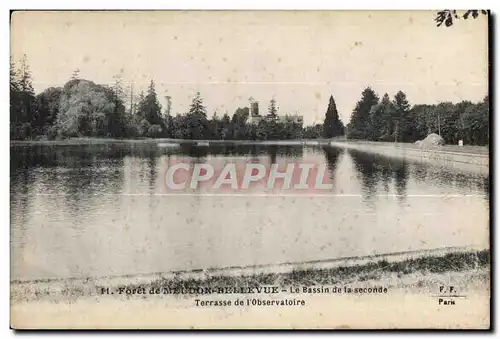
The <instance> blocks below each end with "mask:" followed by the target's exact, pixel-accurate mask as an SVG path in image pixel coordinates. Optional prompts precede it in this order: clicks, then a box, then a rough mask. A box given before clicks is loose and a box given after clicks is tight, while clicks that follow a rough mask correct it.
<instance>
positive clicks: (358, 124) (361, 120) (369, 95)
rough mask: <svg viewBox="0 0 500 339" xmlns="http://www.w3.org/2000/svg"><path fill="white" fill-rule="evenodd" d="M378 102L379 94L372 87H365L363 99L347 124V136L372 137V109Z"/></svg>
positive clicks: (354, 137)
mask: <svg viewBox="0 0 500 339" xmlns="http://www.w3.org/2000/svg"><path fill="white" fill-rule="evenodd" d="M376 104H378V96H377V94H375V92H374V91H373V90H372V89H371V88H370V87H367V88H365V89H364V90H363V92H362V93H361V100H360V101H358V102H357V104H356V107H355V108H354V110H353V112H352V114H351V119H350V121H349V124H348V126H347V128H348V129H347V130H348V135H347V136H348V137H349V138H351V139H370V135H371V130H370V129H371V122H370V111H371V108H372V106H374V105H376Z"/></svg>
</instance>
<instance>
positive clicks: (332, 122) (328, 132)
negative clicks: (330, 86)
mask: <svg viewBox="0 0 500 339" xmlns="http://www.w3.org/2000/svg"><path fill="white" fill-rule="evenodd" d="M343 129H344V126H343V124H342V122H341V121H340V119H339V113H338V112H337V105H335V100H334V99H333V95H330V101H329V103H328V109H327V110H326V114H325V120H324V122H323V133H324V135H323V136H324V137H325V138H333V137H336V136H339V135H342V134H343Z"/></svg>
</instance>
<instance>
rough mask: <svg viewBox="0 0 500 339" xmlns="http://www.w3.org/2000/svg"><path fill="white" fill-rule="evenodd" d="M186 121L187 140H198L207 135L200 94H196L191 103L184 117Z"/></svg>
mask: <svg viewBox="0 0 500 339" xmlns="http://www.w3.org/2000/svg"><path fill="white" fill-rule="evenodd" d="M186 118H187V121H188V131H189V133H188V135H189V139H194V140H199V139H203V138H205V137H207V136H208V135H209V128H208V120H207V111H206V109H205V106H203V99H202V98H201V96H200V92H197V93H196V95H195V96H194V98H193V101H192V102H191V107H190V108H189V112H188V114H187V116H186Z"/></svg>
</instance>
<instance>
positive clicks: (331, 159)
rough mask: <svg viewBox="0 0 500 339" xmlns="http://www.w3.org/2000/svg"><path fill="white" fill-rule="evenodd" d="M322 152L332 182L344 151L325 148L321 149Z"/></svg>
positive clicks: (337, 148)
mask: <svg viewBox="0 0 500 339" xmlns="http://www.w3.org/2000/svg"><path fill="white" fill-rule="evenodd" d="M322 150H323V153H324V155H325V159H326V163H327V167H328V172H329V174H330V178H331V179H332V180H333V178H334V176H335V170H336V169H337V165H338V163H339V160H340V157H341V156H342V155H343V154H344V149H343V148H339V147H328V146H326V147H323V148H322Z"/></svg>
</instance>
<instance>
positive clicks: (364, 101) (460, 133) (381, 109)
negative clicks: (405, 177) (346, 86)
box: [10, 56, 490, 145]
mask: <svg viewBox="0 0 500 339" xmlns="http://www.w3.org/2000/svg"><path fill="white" fill-rule="evenodd" d="M113 80H114V81H113V83H112V84H111V85H101V84H96V83H94V82H92V81H90V80H85V79H81V78H79V77H78V73H77V72H75V74H73V75H72V76H71V78H70V79H69V80H68V82H66V84H64V86H62V87H49V88H47V89H45V90H44V91H43V92H41V93H38V94H35V92H34V89H33V84H32V82H33V79H32V75H31V72H30V69H29V65H28V60H27V57H26V56H24V57H23V58H22V59H21V60H20V62H19V66H18V67H16V65H15V64H14V62H13V61H12V59H11V62H10V137H11V139H12V140H42V139H48V140H58V139H64V138H71V137H111V138H130V139H134V138H174V139H194V140H200V139H203V140H214V139H217V140H277V139H281V140H283V139H317V138H325V139H331V138H336V137H341V136H344V135H345V137H346V138H347V139H360V140H372V141H393V142H415V141H417V140H421V139H423V138H425V137H426V136H427V135H428V134H430V133H439V134H440V135H441V136H442V137H443V139H444V140H445V142H446V143H449V144H456V143H457V142H458V140H463V141H464V144H468V145H487V144H489V140H490V139H489V134H490V133H489V100H488V97H487V96H486V97H485V98H484V99H483V100H482V101H480V102H476V103H473V102H470V101H462V102H459V103H451V102H441V103H437V104H432V105H429V104H414V105H413V106H412V105H411V104H410V103H409V101H408V99H407V97H406V94H405V93H404V92H402V91H398V92H397V93H396V94H395V95H394V97H393V99H392V100H391V98H390V97H389V95H388V94H387V93H386V94H384V95H383V96H382V98H381V99H380V98H379V96H378V94H377V93H375V91H373V90H372V89H371V88H370V87H367V88H366V89H364V90H363V92H362V93H361V99H360V100H359V101H358V102H357V104H356V106H355V108H354V109H353V111H352V113H351V118H350V121H349V123H348V124H347V125H346V126H344V124H343V122H342V121H341V120H340V118H339V112H338V111H337V107H336V104H335V100H334V98H333V96H330V98H329V102H328V106H327V109H326V112H325V116H324V120H323V122H322V123H317V124H313V125H310V126H302V124H299V123H296V122H293V121H285V122H283V121H282V120H280V119H279V118H278V117H279V112H278V108H277V105H276V101H275V100H274V99H272V100H271V101H270V103H269V107H268V112H267V115H265V118H264V119H262V120H261V121H259V122H258V123H249V122H248V120H249V115H250V110H249V108H248V107H239V108H237V109H236V110H235V112H234V114H233V115H232V116H229V115H228V114H227V113H226V114H224V115H223V116H222V117H219V116H218V115H216V114H215V112H214V114H213V115H212V116H211V117H208V116H207V110H206V107H205V106H204V104H203V99H202V97H201V95H200V93H197V94H196V95H195V96H194V98H193V99H192V103H191V106H190V109H189V111H188V112H182V113H177V114H175V115H174V114H171V112H170V110H171V100H172V98H171V97H167V105H166V106H167V107H165V108H163V107H162V106H161V104H160V102H159V100H158V95H157V93H156V90H155V82H154V80H151V81H150V84H149V86H148V88H147V89H146V91H145V92H142V93H140V95H139V97H138V99H137V100H130V102H129V101H128V100H127V99H128V98H127V94H126V93H125V90H124V86H123V81H122V79H121V78H120V77H118V76H117V77H114V79H113ZM126 103H127V104H128V105H126Z"/></svg>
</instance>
